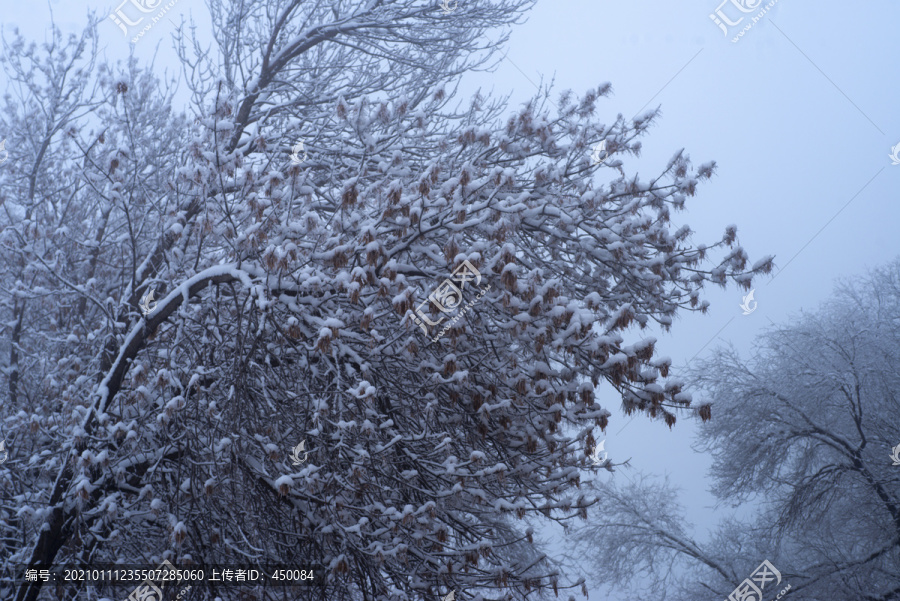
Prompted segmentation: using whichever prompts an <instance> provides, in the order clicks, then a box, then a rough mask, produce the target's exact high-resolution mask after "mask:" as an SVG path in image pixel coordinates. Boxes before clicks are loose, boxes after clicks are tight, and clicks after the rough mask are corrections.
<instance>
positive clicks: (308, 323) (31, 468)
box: [0, 0, 771, 601]
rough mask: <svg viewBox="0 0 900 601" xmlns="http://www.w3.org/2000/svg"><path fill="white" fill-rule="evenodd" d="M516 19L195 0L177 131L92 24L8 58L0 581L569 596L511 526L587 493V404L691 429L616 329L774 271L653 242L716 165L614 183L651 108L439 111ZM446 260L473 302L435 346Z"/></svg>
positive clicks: (593, 409)
mask: <svg viewBox="0 0 900 601" xmlns="http://www.w3.org/2000/svg"><path fill="white" fill-rule="evenodd" d="M532 4H533V0H489V1H485V2H478V3H477V4H476V3H459V5H458V8H457V10H455V11H453V12H451V13H449V14H447V13H446V12H445V11H443V10H441V8H440V5H439V4H438V3H435V2H431V1H427V2H426V1H422V0H366V1H358V0H357V1H345V0H328V1H325V0H319V1H305V2H300V1H299V0H270V1H268V2H254V3H241V2H219V1H217V0H210V1H209V2H208V6H209V8H210V14H211V16H212V24H213V28H214V36H215V40H216V42H217V45H216V47H215V50H214V51H210V50H207V49H206V48H204V47H203V46H202V44H201V43H200V42H197V41H193V40H189V39H188V38H187V36H183V35H179V36H178V40H179V44H178V46H177V47H178V49H179V56H180V57H181V61H182V63H183V65H184V75H185V78H186V80H188V81H189V82H190V89H191V93H192V100H191V103H190V105H189V110H190V111H192V112H193V117H188V116H184V115H182V114H181V113H180V111H179V109H178V108H177V107H176V105H175V102H174V101H173V94H174V92H173V88H172V87H169V86H164V85H163V84H162V83H161V82H159V81H158V80H157V79H156V78H155V77H154V76H153V75H152V74H151V73H150V72H149V71H147V70H144V69H142V68H141V67H139V66H138V65H137V64H136V62H135V61H133V60H132V61H129V63H128V64H127V65H126V66H125V68H118V67H114V66H108V65H104V64H98V65H95V64H94V55H93V54H92V53H91V52H89V51H88V44H87V42H89V41H92V40H95V39H96V33H95V26H92V27H91V28H89V30H88V33H87V34H85V36H84V38H83V39H70V40H69V41H68V42H65V41H64V40H62V39H61V37H60V36H59V35H58V34H57V35H56V37H55V38H54V43H53V44H52V45H47V46H43V47H40V48H38V47H33V46H27V45H26V44H25V43H24V42H23V41H21V40H19V39H17V40H15V41H13V42H12V44H11V45H10V46H9V47H7V48H6V49H5V50H6V52H5V54H6V56H7V57H8V62H7V63H6V67H7V72H8V74H9V77H10V79H11V81H12V82H13V83H12V84H11V88H13V89H14V90H15V92H16V93H15V94H10V95H8V97H7V107H6V109H7V110H6V111H4V115H3V117H2V118H3V119H4V123H3V127H4V131H9V132H11V133H10V136H9V143H8V144H7V148H8V149H9V150H10V161H9V162H8V163H7V164H6V165H3V171H2V172H0V194H2V197H0V200H2V203H3V204H2V206H3V213H2V215H0V219H2V220H3V221H2V223H0V228H2V229H0V252H2V253H3V258H2V259H0V262H2V264H3V266H2V272H0V274H2V281H0V294H2V296H0V312H2V318H0V327H2V328H3V329H2V336H3V340H2V344H3V347H2V349H0V350H2V351H3V353H4V357H9V360H8V362H6V364H5V365H4V372H3V374H4V378H5V379H6V380H7V385H6V386H5V387H3V392H2V394H3V395H4V398H3V403H2V406H3V410H2V411H3V414H2V418H3V428H4V430H3V434H4V435H6V436H7V437H8V438H7V440H8V443H9V444H8V447H9V449H10V453H11V455H10V459H9V461H8V462H6V463H5V464H4V465H3V466H2V467H0V483H2V492H0V495H2V497H0V529H2V531H0V535H2V544H3V546H4V548H5V552H4V554H3V557H4V558H6V559H4V561H5V562H7V563H6V565H7V566H11V565H25V564H27V565H29V566H38V565H44V566H46V565H49V564H60V563H83V564H92V563H101V562H114V561H127V562H131V563H142V564H154V565H155V564H157V563H159V561H160V560H161V559H168V560H170V561H171V562H172V563H175V564H177V565H180V566H187V565H195V566H197V565H202V566H213V565H218V564H235V563H255V564H260V565H262V564H276V563H277V564H282V565H300V566H302V565H309V564H315V565H317V566H321V568H322V571H323V572H325V574H324V576H323V577H324V578H325V579H327V582H328V584H327V587H326V588H324V589H318V590H319V591H320V592H321V594H322V595H325V596H326V597H327V598H328V599H332V600H337V599H351V598H352V599H396V600H403V599H421V598H429V599H432V598H434V597H435V596H436V595H437V594H446V593H447V592H449V591H451V590H455V591H456V595H457V597H458V598H460V599H463V598H467V597H476V596H481V597H482V598H485V599H511V598H513V597H521V596H522V595H524V594H525V593H526V592H527V591H535V590H541V591H549V590H554V591H555V590H558V589H559V588H562V587H565V586H573V583H571V582H570V581H567V580H566V579H565V578H564V577H563V575H562V574H560V573H559V571H558V570H557V568H556V567H554V565H553V563H552V562H551V561H549V560H548V559H547V558H545V557H544V556H543V555H542V554H541V553H540V552H539V550H538V548H537V547H535V546H534V545H533V544H532V542H533V538H534V537H533V529H532V525H531V524H532V523H533V522H535V521H538V520H539V519H544V520H560V521H564V520H570V519H573V518H576V517H579V516H580V517H582V518H583V517H585V515H586V511H587V508H588V507H589V506H590V505H591V504H592V503H593V502H594V499H593V497H592V495H591V494H589V493H588V492H587V491H581V490H579V482H580V480H579V479H580V474H581V470H582V469H584V468H585V458H586V457H587V456H588V455H589V454H590V453H591V451H592V449H593V446H594V443H595V437H594V433H595V431H596V430H595V429H596V428H600V429H603V428H605V427H606V425H607V423H608V418H609V416H610V413H609V412H608V411H607V410H606V409H605V408H604V407H602V406H601V405H600V404H599V403H597V402H596V400H595V398H594V389H595V387H597V386H600V385H601V383H605V384H608V385H612V386H614V387H616V388H617V389H618V390H619V391H620V392H621V396H622V400H623V403H624V406H625V408H626V410H627V411H628V412H636V411H640V412H644V413H646V414H648V415H649V416H651V417H658V418H661V419H664V420H665V421H666V423H668V424H669V425H672V424H673V423H674V422H675V419H676V417H675V411H676V410H677V409H679V408H688V407H689V406H690V397H689V396H688V395H686V394H685V393H683V392H682V391H681V385H680V383H679V382H678V381H676V380H667V379H666V378H667V376H668V372H669V368H670V364H669V361H668V360H667V359H665V358H659V357H657V356H656V349H655V341H654V340H653V339H652V338H643V339H642V338H640V337H634V336H633V334H632V339H631V340H626V338H625V334H626V333H627V332H626V330H628V329H629V327H630V326H632V325H639V326H641V327H643V326H647V325H650V324H653V323H656V324H661V325H662V326H663V327H664V328H668V327H669V326H670V325H671V324H672V321H673V317H674V316H675V314H676V313H677V312H678V311H679V310H682V309H683V310H701V311H702V310H705V309H706V307H707V306H708V303H707V302H706V301H704V300H702V299H701V296H700V295H701V291H702V289H703V287H704V286H705V285H706V284H708V283H715V284H718V285H723V286H724V285H726V284H727V282H728V281H729V280H732V281H734V282H736V283H738V284H739V285H741V286H744V287H749V285H750V283H751V279H752V277H753V275H755V274H756V273H761V272H767V271H769V270H770V268H771V259H770V258H765V259H763V260H761V261H758V262H757V263H755V264H753V265H752V266H751V265H749V264H748V258H747V255H746V253H745V252H744V250H743V249H742V248H741V247H740V246H739V245H738V244H737V242H736V229H735V228H734V227H733V226H729V227H728V228H726V232H725V235H724V236H723V238H722V239H721V240H720V241H718V242H715V243H713V244H710V245H708V246H707V245H697V246H694V245H693V244H692V243H691V241H690V236H691V231H690V229H689V228H688V227H687V226H679V227H675V226H674V225H671V224H670V219H671V218H672V214H673V213H674V212H675V211H677V210H680V209H682V208H683V207H684V205H685V202H686V200H687V198H688V197H689V196H692V195H693V194H694V193H695V191H696V188H697V186H698V184H699V183H700V181H701V180H704V179H706V178H709V177H710V176H711V175H712V173H713V171H714V164H713V163H706V164H704V165H702V166H700V167H698V168H697V169H696V170H695V169H693V168H692V167H691V164H690V161H689V159H688V156H687V155H686V154H685V153H684V152H683V151H678V152H676V153H675V155H674V156H673V157H672V159H671V160H670V161H669V162H668V164H666V165H664V166H663V167H662V168H661V172H660V173H659V175H658V176H657V177H654V178H652V179H650V180H647V181H645V180H642V179H639V178H638V177H637V176H627V175H625V161H626V160H627V158H628V157H629V156H632V155H636V154H637V153H638V152H639V151H640V148H641V146H640V141H639V140H638V139H639V138H640V137H642V136H643V135H644V134H645V133H646V132H647V130H648V128H649V127H650V125H651V124H652V123H653V122H654V119H655V118H656V117H657V113H656V111H651V112H648V113H646V114H644V115H641V116H639V117H637V118H636V119H634V120H626V119H624V118H622V116H621V115H620V116H619V117H617V118H616V119H615V120H614V121H613V122H612V123H602V122H600V120H599V119H598V118H597V117H596V116H595V113H596V112H597V105H598V102H599V101H600V100H601V99H602V98H604V97H605V96H606V95H608V93H609V92H610V86H609V85H608V84H603V85H601V86H599V87H597V88H596V89H593V90H590V91H588V92H587V93H586V94H584V96H582V97H580V98H576V97H574V96H573V95H571V94H563V95H562V96H561V97H560V98H559V100H558V103H557V105H556V107H558V108H556V107H554V108H553V110H551V108H550V107H548V106H547V104H548V97H547V94H546V93H545V94H541V95H539V96H538V97H537V98H535V99H534V100H532V101H530V102H528V103H527V104H526V105H524V106H522V107H520V108H519V109H518V110H516V111H514V112H512V113H511V114H508V115H507V116H506V117H505V119H501V115H502V114H504V113H505V112H506V111H507V109H506V108H505V107H504V105H503V103H502V102H488V100H487V99H485V98H483V97H481V96H480V95H477V96H476V97H475V98H474V99H472V101H471V102H470V103H468V104H465V105H464V104H461V103H458V102H457V101H456V100H455V94H454V93H453V91H452V86H453V85H454V84H455V83H456V82H457V81H458V79H459V76H460V75H461V74H462V73H464V72H466V71H468V70H471V69H475V68H485V67H489V66H490V65H491V64H493V63H492V61H493V60H494V58H492V57H493V56H494V52H495V51H496V50H497V48H498V47H499V46H498V45H495V43H494V42H490V41H489V40H488V38H487V37H486V34H487V33H488V32H495V33H496V32H499V34H498V35H499V40H500V41H499V44H502V43H503V42H504V41H505V39H506V38H505V32H506V28H507V26H509V25H510V24H513V23H515V22H516V21H517V20H518V19H519V18H520V16H521V15H522V14H523V12H524V11H525V10H526V9H527V8H529V7H530V6H531V5H532ZM26 50H27V51H26ZM14 55H15V56H16V58H14V59H13V58H9V57H12V56H14ZM48 103H49V104H48ZM48 106H49V107H54V108H52V110H51V109H50V108H47V107H48ZM602 140H606V142H607V148H608V149H609V150H610V151H612V152H613V153H614V155H613V157H612V158H610V159H608V160H606V161H605V163H604V164H603V165H597V164H594V163H593V162H592V161H591V159H590V151H591V148H592V147H593V145H595V144H597V143H599V142H600V141H602ZM300 142H303V146H302V147H300V145H299V143H300ZM466 261H468V263H465V262H466ZM461 267H466V268H467V269H469V268H471V269H473V270H477V272H478V278H476V279H475V280H474V281H473V282H470V284H473V285H471V286H469V287H466V288H464V289H463V291H462V292H463V296H464V297H465V301H466V302H472V300H474V297H473V292H475V291H476V290H475V284H477V285H478V286H480V287H481V289H482V291H481V293H480V294H481V295H483V296H482V298H480V300H478V301H477V303H475V304H473V305H472V306H471V308H470V310H468V311H467V312H466V313H465V315H463V316H461V317H459V318H458V319H455V321H453V323H452V325H451V326H450V327H449V328H448V329H447V331H446V332H445V335H444V336H443V337H441V338H438V336H437V335H436V334H435V333H434V331H433V330H432V331H429V335H428V336H425V335H424V334H423V331H422V330H423V329H426V330H427V328H425V327H424V326H425V324H426V323H430V322H440V324H439V326H438V327H440V326H443V325H446V324H448V323H449V322H450V319H444V317H446V315H443V314H442V313H441V312H440V311H439V309H440V307H437V306H436V305H435V304H434V303H431V302H430V301H428V300H427V299H428V295H429V293H430V292H431V291H432V290H434V289H435V288H436V287H437V286H439V285H442V282H443V281H444V280H446V279H447V278H449V277H450V276H451V273H453V272H454V271H455V270H458V269H460V268H461ZM485 290H486V291H485ZM150 293H152V294H153V295H154V299H153V301H152V302H151V301H150V299H149V294H150ZM445 300H446V298H445ZM153 303H156V304H155V305H154V304H153ZM423 303H424V304H423ZM142 306H143V307H144V309H152V310H150V311H149V313H147V314H146V315H145V314H144V309H142V308H141V307H142ZM418 324H422V327H420V325H418ZM694 410H695V411H698V412H699V413H700V414H701V415H702V416H704V417H705V416H707V415H708V412H707V411H706V410H705V409H704V408H702V407H701V408H694ZM301 442H303V443H304V445H305V450H304V451H303V453H304V455H303V457H302V461H300V462H299V465H295V461H293V460H292V459H291V457H290V456H289V454H290V452H291V449H293V448H294V447H296V446H298V445H299V443H301ZM575 586H577V583H576V584H575ZM40 589H41V582H37V583H29V584H27V585H23V586H20V587H18V589H17V590H16V591H15V598H16V599H17V600H18V601H26V600H28V601H33V600H34V599H36V598H38V595H39V594H40ZM204 590H205V589H204ZM100 593H103V591H102V590H101V591H100ZM82 594H88V593H85V592H84V591H82ZM90 594H93V593H90ZM98 594H99V593H98ZM210 594H215V595H218V596H220V597H222V598H223V599H230V598H235V597H233V595H236V594H237V593H235V592H234V591H233V590H231V589H218V590H217V589H215V588H211V589H210ZM257 594H258V595H262V596H261V597H260V598H268V597H266V596H265V595H269V594H275V593H268V592H266V593H263V592H258V593H257ZM278 594H280V593H278ZM307 594H309V595H311V594H312V593H307ZM276 596H277V595H276ZM88 598H91V597H88ZM277 598H280V597H277Z"/></svg>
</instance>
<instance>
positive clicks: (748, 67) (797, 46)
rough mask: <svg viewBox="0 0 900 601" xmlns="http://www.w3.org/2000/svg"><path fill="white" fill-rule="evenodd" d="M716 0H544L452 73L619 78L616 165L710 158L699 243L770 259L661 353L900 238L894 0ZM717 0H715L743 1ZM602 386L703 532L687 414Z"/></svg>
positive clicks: (812, 292) (173, 18) (643, 167)
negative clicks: (633, 138) (628, 401)
mask: <svg viewBox="0 0 900 601" xmlns="http://www.w3.org/2000/svg"><path fill="white" fill-rule="evenodd" d="M435 1H436V3H437V0H435ZM466 1H468V0H459V2H460V4H464V3H465V2H466ZM720 1H721V0H688V1H686V2H677V3H676V2H659V1H655V2H651V1H649V0H627V1H625V0H619V1H612V0H540V1H539V2H538V4H537V6H536V8H535V9H534V10H533V11H532V12H531V13H530V15H529V20H528V22H527V23H525V24H523V25H521V26H519V27H517V28H516V29H515V30H514V31H513V33H512V37H511V40H510V44H509V46H508V51H509V52H508V57H507V60H505V61H503V62H502V63H501V65H500V67H499V68H498V70H497V71H496V72H495V73H493V74H472V75H470V76H467V77H466V78H465V80H464V85H463V86H462V91H463V92H464V93H467V94H468V93H470V92H472V91H473V90H474V89H475V88H476V87H478V86H481V87H482V88H483V89H484V90H485V91H488V92H489V91H491V90H493V91H494V92H495V93H497V94H506V93H511V94H512V98H511V101H512V103H513V105H517V104H519V103H521V102H522V101H524V100H525V99H527V98H528V97H530V96H531V95H532V94H533V93H534V92H535V87H534V83H537V82H539V81H541V78H543V79H544V81H549V80H550V79H551V78H554V77H555V80H556V84H555V86H556V90H562V89H566V88H570V89H572V90H573V91H575V92H576V93H581V92H583V91H585V90H586V89H587V88H589V87H592V86H595V85H597V84H599V83H601V82H607V81H608V82H611V83H612V85H613V89H614V92H615V93H614V95H613V96H612V97H611V98H609V99H606V100H602V101H601V102H600V103H599V104H598V107H599V116H600V117H601V119H602V120H604V121H606V122H612V121H613V120H614V119H615V117H616V115H617V114H618V113H622V114H623V115H625V116H626V117H631V116H632V115H634V114H636V113H637V112H638V111H640V110H641V109H642V108H644V107H647V108H652V107H655V106H657V105H660V106H661V107H662V112H663V114H662V119H661V120H660V121H659V122H658V124H657V125H656V126H655V127H654V128H653V129H652V130H651V132H650V134H649V135H648V136H646V137H645V138H644V139H643V144H644V151H643V155H642V157H640V158H639V159H635V158H632V157H626V158H625V159H624V162H625V165H624V168H625V170H626V173H634V172H638V173H640V175H641V176H643V177H644V178H650V177H652V176H653V175H654V174H656V173H658V172H659V171H660V169H661V168H662V167H663V166H664V165H665V163H666V162H667V161H668V159H669V158H670V157H671V156H672V155H673V154H674V153H675V152H676V151H677V150H678V149H680V148H682V147H683V148H685V149H686V151H687V152H688V153H689V154H690V156H691V157H692V159H693V161H694V163H695V164H699V163H703V162H706V161H709V160H715V161H716V162H717V163H718V172H717V175H716V176H715V177H714V179H713V180H712V181H711V182H707V183H704V184H703V185H702V186H701V187H700V188H699V189H698V194H697V195H696V196H695V197H694V198H691V199H689V200H688V204H687V211H686V212H684V213H682V214H681V215H680V216H679V217H678V219H679V220H681V221H682V222H685V223H688V224H690V225H691V226H692V228H693V229H694V230H695V232H696V234H695V238H694V240H695V242H712V241H715V240H717V239H718V238H719V237H720V236H721V234H722V232H723V230H724V228H725V226H726V225H729V224H737V226H738V234H739V238H740V241H741V243H742V244H743V245H744V247H745V248H746V249H747V251H748V252H749V253H750V256H751V259H753V260H755V259H757V258H759V257H761V256H763V255H766V254H774V255H776V270H775V272H774V274H773V276H763V277H762V278H760V280H759V281H758V283H757V284H756V285H755V289H756V292H755V297H756V300H757V301H758V308H757V310H756V311H755V312H754V313H752V314H751V315H747V316H744V315H742V312H741V309H740V308H739V306H738V305H739V303H740V301H741V295H742V294H743V293H742V292H740V291H738V290H737V289H735V288H734V287H730V288H729V289H728V290H727V291H721V290H719V289H711V290H709V292H708V294H707V298H708V299H709V300H710V301H711V302H712V307H711V310H710V312H709V314H708V315H706V316H701V315H686V316H683V317H682V318H681V319H680V320H678V321H677V322H676V324H675V326H674V328H673V330H672V332H671V333H670V334H664V335H659V341H660V342H659V346H658V348H659V350H660V352H661V353H662V354H665V355H668V356H671V357H672V358H673V359H674V362H675V365H676V366H678V365H683V364H684V363H685V362H687V361H688V360H689V359H690V358H691V357H693V356H694V355H695V354H697V353H698V352H701V349H704V347H705V350H703V351H702V352H708V351H709V350H710V349H711V348H712V347H714V346H715V345H716V344H717V343H719V342H722V341H730V342H733V343H734V344H735V346H736V347H737V348H738V349H740V350H742V351H743V352H745V353H747V352H749V351H750V350H751V348H752V344H753V338H754V336H755V335H757V334H758V333H760V332H761V331H762V330H763V329H764V328H766V327H768V326H769V325H770V324H771V322H775V323H778V322H781V321H784V320H786V319H788V318H789V317H790V316H791V315H792V314H796V313H797V312H798V311H800V310H801V309H811V308H813V307H815V306H816V305H817V304H819V303H820V302H822V301H823V300H825V299H826V298H827V297H828V295H829V292H830V290H831V289H832V286H833V284H834V280H835V278H839V277H847V276H852V275H854V274H858V273H862V272H864V271H866V270H867V269H869V268H872V267H875V266H878V265H879V264H882V263H884V262H886V261H887V260H888V259H890V258H892V257H894V256H896V255H897V254H900V236H898V235H897V227H898V225H897V223H898V218H900V208H898V202H897V201H898V198H897V196H898V194H897V190H898V182H900V165H892V164H891V160H890V159H889V158H888V154H889V153H890V151H891V147H892V146H894V145H897V144H900V111H898V110H897V106H898V102H900V86H898V77H897V67H896V62H897V44H896V39H897V23H900V3H897V2H896V1H891V0H872V1H870V2H866V3H858V4H854V3H847V2H837V1H835V0H817V1H815V2H813V1H812V0H779V1H778V2H777V3H776V4H775V6H774V7H773V8H772V9H771V10H770V11H769V12H768V13H767V14H766V15H765V16H764V17H763V18H762V19H761V20H760V21H759V22H758V23H756V24H755V25H754V27H753V28H752V29H750V30H749V31H748V32H747V33H746V34H745V35H744V37H742V38H741V39H740V41H739V42H738V43H732V42H731V41H730V40H731V37H732V35H733V34H732V35H729V36H728V37H726V36H725V35H723V33H722V31H721V30H720V29H718V28H717V27H716V25H715V24H714V23H713V22H712V21H711V20H710V18H709V15H710V13H712V12H713V11H714V10H715V9H716V8H717V7H718V6H719V2H720ZM4 4H5V6H4V10H3V15H2V17H0V19H2V23H3V31H4V32H5V33H7V34H8V33H9V32H10V30H11V28H12V27H19V28H20V29H21V30H22V31H23V33H25V34H26V35H27V36H29V37H32V38H35V39H43V38H44V31H45V30H46V28H47V27H48V25H49V22H50V10H51V8H52V10H53V13H54V16H55V18H56V21H57V23H58V24H59V25H60V26H61V27H62V28H63V29H64V30H66V31H77V30H80V28H81V26H82V24H83V22H84V16H85V14H86V12H87V11H88V10H89V9H93V10H96V11H97V12H98V14H100V15H106V14H108V13H109V12H110V11H111V10H112V9H113V8H114V7H115V6H117V5H118V2H116V3H106V2H96V1H93V0H90V1H85V0H67V1H66V2H60V1H59V0H52V1H51V2H50V3H46V2H33V1H31V0H29V1H27V2H12V1H11V0H6V2H5V3H4ZM765 4H766V3H763V5H765ZM729 6H730V4H729ZM729 6H726V7H724V8H723V10H725V11H726V12H728V14H730V15H733V14H739V13H736V11H734V10H733V9H731V8H729ZM191 14H192V15H193V16H194V17H195V18H196V20H197V23H198V25H199V26H200V28H201V30H202V29H203V28H204V27H208V16H207V14H206V9H205V5H204V3H203V2H202V1H201V0H178V2H177V4H176V5H175V7H174V8H173V9H172V10H171V11H170V13H169V15H167V19H168V21H167V22H160V23H158V24H157V25H156V26H155V27H154V28H153V29H152V30H151V31H150V32H148V33H147V35H146V36H145V37H144V38H143V39H141V40H140V41H139V42H138V43H137V44H135V45H134V50H135V54H136V55H137V56H138V57H140V58H142V59H144V60H148V59H149V58H151V57H152V56H153V55H154V53H156V52H157V50H158V54H157V56H156V70H157V72H159V73H162V72H163V71H164V70H167V71H168V72H169V73H173V72H176V71H177V70H178V66H177V63H176V61H175V57H174V53H173V52H172V50H171V42H170V41H169V40H168V38H169V36H170V34H171V33H172V31H173V30H174V23H175V22H177V21H179V20H180V18H181V17H182V16H185V17H187V16H188V15H191ZM753 14H755V13H751V16H752V15H753ZM747 20H749V19H745V22H746V21H747ZM734 29H735V30H736V29H738V28H734ZM100 30H101V43H102V44H103V46H104V48H105V55H106V58H107V59H109V60H115V59H117V58H121V59H125V58H126V57H127V56H128V53H129V48H130V47H131V46H132V45H131V44H130V43H129V41H128V40H129V39H130V36H129V37H128V38H125V37H124V36H123V35H122V32H121V31H120V30H119V29H118V28H117V27H116V26H115V25H114V24H113V23H112V21H110V20H107V21H105V22H104V23H103V24H102V25H101V28H100ZM157 44H158V46H157ZM3 87H4V88H5V84H4V86H3ZM555 97H556V96H555V95H554V98H555ZM717 338H718V340H717V341H716V340H714V339H717ZM711 341H712V342H711ZM601 399H603V400H604V401H605V402H607V403H608V405H609V406H610V409H612V410H613V411H614V413H615V415H616V418H615V419H614V421H613V422H612V423H611V426H610V428H609V430H608V433H607V443H606V450H607V451H608V452H609V453H610V456H611V457H612V458H613V460H616V461H619V460H624V459H628V458H631V466H632V467H633V468H634V469H635V470H641V471H645V472H650V473H658V474H663V473H667V474H669V475H670V477H671V478H672V479H673V480H674V481H676V482H678V483H679V484H680V485H681V486H682V487H683V488H684V489H685V491H686V494H685V496H684V497H683V503H684V504H685V506H686V508H687V510H688V515H689V518H690V519H691V520H692V521H693V522H694V523H695V524H697V525H699V526H700V531H701V532H702V531H703V530H705V529H706V527H708V526H711V522H710V521H709V520H710V518H709V516H710V514H709V512H708V510H707V508H708V507H709V506H710V505H711V504H712V503H713V498H712V497H711V496H710V495H709V494H708V493H706V488H707V481H706V477H705V471H706V469H707V468H708V465H709V462H708V461H707V459H706V458H705V457H702V456H698V455H697V454H695V453H693V452H692V451H691V449H690V445H691V443H692V440H693V435H694V432H695V428H696V426H695V424H693V423H692V422H691V421H688V420H683V421H680V422H679V423H678V424H677V425H676V427H675V428H674V430H672V431H670V430H669V429H668V428H667V427H665V425H663V424H662V422H652V423H651V422H648V420H647V419H646V418H644V417H638V418H637V419H635V420H634V421H633V422H630V420H629V419H628V418H624V417H620V414H619V412H618V401H617V400H616V399H615V396H614V395H613V394H611V393H610V392H608V391H607V392H605V393H603V394H602V395H601ZM713 417H715V413H714V415H713ZM616 477H620V476H619V475H617V476H616ZM592 598H594V599H596V598H597V595H592ZM601 598H604V597H603V596H601Z"/></svg>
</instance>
